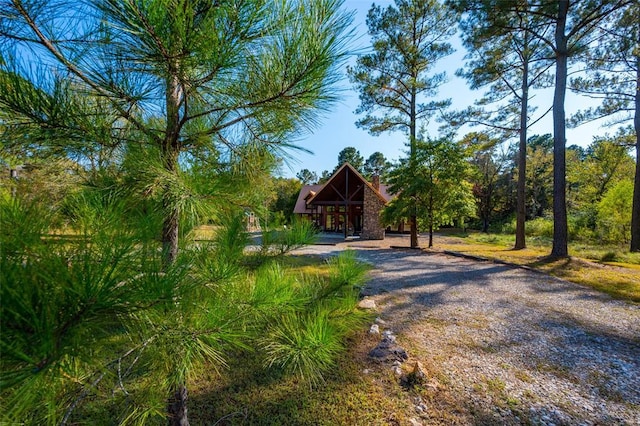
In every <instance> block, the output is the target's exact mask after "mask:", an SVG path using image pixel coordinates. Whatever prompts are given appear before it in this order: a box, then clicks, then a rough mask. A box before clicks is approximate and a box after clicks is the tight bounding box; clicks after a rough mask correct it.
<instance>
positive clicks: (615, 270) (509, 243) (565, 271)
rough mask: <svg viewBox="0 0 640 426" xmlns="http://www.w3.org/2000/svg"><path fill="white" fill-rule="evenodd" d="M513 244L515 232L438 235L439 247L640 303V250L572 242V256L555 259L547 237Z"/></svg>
mask: <svg viewBox="0 0 640 426" xmlns="http://www.w3.org/2000/svg"><path fill="white" fill-rule="evenodd" d="M513 244H514V237H513V236H511V235H500V234H483V233H479V232H469V233H466V234H462V235H460V234H455V233H447V234H446V235H444V236H439V237H436V238H435V245H436V248H437V249H440V250H450V251H455V252H459V253H464V254H468V255H473V256H478V257H481V258H485V259H490V260H499V261H504V262H508V263H512V264H516V265H523V266H528V267H531V268H533V269H536V270H539V271H542V272H545V273H548V274H550V275H553V276H556V277H558V278H562V279H565V280H567V281H571V282H575V283H577V284H581V285H585V286H587V287H591V288H593V289H596V290H598V291H601V292H603V293H607V294H609V295H611V296H613V297H615V298H617V299H623V300H628V301H632V302H636V303H640V253H629V252H625V251H623V250H622V249H621V248H620V247H607V246H603V247H593V246H588V245H585V244H583V243H580V244H570V245H569V253H570V255H571V257H570V258H566V259H552V258H549V253H550V252H551V242H550V241H549V240H547V239H544V238H535V237H529V238H527V248H526V249H523V250H513V249H512V247H513ZM603 259H604V260H603Z"/></svg>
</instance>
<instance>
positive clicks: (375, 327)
mask: <svg viewBox="0 0 640 426" xmlns="http://www.w3.org/2000/svg"><path fill="white" fill-rule="evenodd" d="M369 334H380V327H378V324H371V328H369Z"/></svg>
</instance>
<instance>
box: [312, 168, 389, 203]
mask: <svg viewBox="0 0 640 426" xmlns="http://www.w3.org/2000/svg"><path fill="white" fill-rule="evenodd" d="M349 179H351V181H349ZM354 179H355V181H354ZM357 185H360V186H368V187H369V188H370V189H371V190H372V191H373V192H374V194H376V196H377V197H378V198H380V200H381V201H382V202H384V203H387V202H388V201H389V199H388V198H387V197H385V196H383V195H382V194H381V192H380V190H378V189H376V188H374V187H373V185H371V183H369V182H368V181H367V180H366V179H365V178H364V177H363V176H362V175H361V174H360V173H359V172H358V171H357V170H356V169H355V168H354V167H353V166H352V165H351V164H349V163H344V164H343V165H342V166H341V167H340V168H339V169H338V170H337V171H336V172H335V173H334V174H333V175H332V176H331V177H330V178H329V180H328V181H327V182H326V183H325V184H324V186H323V187H322V188H321V189H320V190H319V191H317V192H316V194H315V195H314V196H312V197H311V198H310V199H308V200H307V204H313V203H314V202H320V201H326V200H337V199H339V198H342V197H344V196H348V194H349V193H350V192H351V193H353V192H354V191H357V190H359V189H358V188H359V187H358V186H357ZM343 189H344V194H342V190H343ZM385 189H386V188H385Z"/></svg>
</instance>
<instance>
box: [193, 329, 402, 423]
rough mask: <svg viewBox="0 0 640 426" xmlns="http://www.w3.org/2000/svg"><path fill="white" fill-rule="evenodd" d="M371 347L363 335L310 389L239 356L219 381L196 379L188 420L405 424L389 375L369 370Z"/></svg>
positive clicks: (257, 357) (399, 395) (254, 359)
mask: <svg viewBox="0 0 640 426" xmlns="http://www.w3.org/2000/svg"><path fill="white" fill-rule="evenodd" d="M371 345H372V342H370V338H369V337H368V336H367V335H366V331H362V332H361V333H360V334H359V335H357V336H354V338H352V339H351V340H350V342H349V348H350V349H349V351H348V352H347V353H345V354H344V355H343V356H341V357H340V359H339V361H338V364H337V365H336V367H335V368H334V369H333V370H332V371H331V372H330V373H329V374H327V375H326V377H325V380H324V382H323V383H321V384H319V385H316V386H313V387H312V386H310V385H309V384H308V383H303V382H300V381H298V380H297V379H296V378H295V377H292V376H283V375H279V374H278V373H277V372H269V371H265V370H264V369H262V368H261V359H260V355H259V354H246V353H245V354H239V356H238V357H236V358H235V361H233V362H232V363H231V365H230V368H229V371H228V372H227V373H226V374H224V375H223V377H222V378H220V377H217V376H214V375H211V376H210V377H206V376H205V377H200V378H199V379H198V380H197V381H196V382H195V383H193V384H192V385H191V389H192V390H191V394H190V411H189V414H190V420H191V421H192V423H193V424H219V425H241V424H251V425H281V424H313V425H336V424H349V425H388V424H407V423H408V418H407V414H409V413H411V412H412V411H413V410H412V409H411V407H410V404H411V401H410V399H409V398H408V395H407V393H406V392H404V391H403V390H402V388H401V387H400V386H398V385H397V381H396V380H395V378H394V377H393V375H392V374H391V371H390V370H389V369H388V368H385V367H384V366H373V367H372V368H369V371H368V373H367V374H365V373H363V365H367V363H368V362H367V360H366V356H367V352H368V350H369V349H370V347H371Z"/></svg>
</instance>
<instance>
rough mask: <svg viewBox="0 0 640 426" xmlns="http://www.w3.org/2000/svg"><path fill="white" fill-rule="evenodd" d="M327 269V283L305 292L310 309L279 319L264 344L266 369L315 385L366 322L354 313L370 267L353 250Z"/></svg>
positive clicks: (268, 333) (345, 253) (304, 289)
mask: <svg viewBox="0 0 640 426" xmlns="http://www.w3.org/2000/svg"><path fill="white" fill-rule="evenodd" d="M329 266H330V270H331V271H330V278H329V280H327V281H320V282H316V283H315V285H314V286H310V287H307V288H303V289H302V295H304V296H305V298H308V304H307V310H306V311H302V312H300V311H297V312H296V311H293V312H288V313H284V314H283V315H281V316H280V317H277V318H276V320H275V321H274V322H273V323H272V324H271V325H270V326H269V327H268V329H267V331H266V333H265V335H264V337H263V338H261V339H260V341H261V346H262V348H263V349H264V351H265V352H266V358H265V362H266V364H267V365H268V366H271V367H279V368H283V369H285V370H286V371H290V372H293V373H295V374H297V375H299V376H300V377H301V378H303V379H305V380H307V381H309V382H310V383H312V384H313V383H317V382H318V381H320V380H322V375H323V373H326V372H327V371H328V369H329V368H330V367H332V366H333V365H335V362H336V359H337V355H338V354H339V353H340V352H341V351H342V350H343V349H344V341H345V338H346V337H347V336H349V335H351V334H353V333H354V331H355V330H356V328H357V327H358V326H360V325H362V323H363V319H364V318H365V317H364V315H363V314H356V305H357V300H358V299H357V295H358V293H359V285H361V284H362V283H363V282H364V280H365V278H366V273H367V270H368V267H366V266H365V265H363V264H361V263H359V262H358V261H357V260H356V257H355V253H354V252H350V251H346V252H343V253H341V254H340V255H339V256H338V257H337V258H334V259H332V260H331V261H330V262H329Z"/></svg>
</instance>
